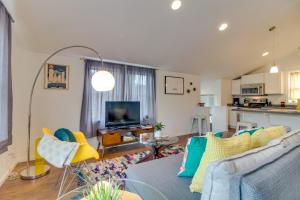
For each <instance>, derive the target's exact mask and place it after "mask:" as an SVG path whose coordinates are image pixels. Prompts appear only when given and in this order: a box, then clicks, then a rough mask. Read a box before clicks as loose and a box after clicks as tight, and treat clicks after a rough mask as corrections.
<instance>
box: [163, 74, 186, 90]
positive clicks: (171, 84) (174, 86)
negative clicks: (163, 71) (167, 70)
mask: <svg viewBox="0 0 300 200" xmlns="http://www.w3.org/2000/svg"><path fill="white" fill-rule="evenodd" d="M165 94H175V95H184V78H182V77H175V76H165Z"/></svg>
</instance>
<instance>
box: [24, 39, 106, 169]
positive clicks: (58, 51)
mask: <svg viewBox="0 0 300 200" xmlns="http://www.w3.org/2000/svg"><path fill="white" fill-rule="evenodd" d="M71 48H84V49H88V50H90V51H92V52H94V53H95V54H96V56H97V57H98V58H99V59H100V61H101V64H103V59H102V58H101V56H100V54H99V53H98V52H97V51H96V50H95V49H93V48H91V47H88V46H83V45H72V46H67V47H64V48H61V49H59V50H57V51H55V52H53V53H52V54H51V55H50V56H48V57H47V58H46V60H45V61H44V62H43V63H42V65H41V66H40V68H39V70H38V72H37V73H36V75H35V78H34V81H33V85H32V88H31V92H30V99H29V112H28V127H27V128H28V129H27V133H28V141H27V169H28V170H29V167H30V139H31V107H32V97H33V93H34V88H35V85H36V82H37V79H38V77H39V75H40V73H41V71H42V69H43V68H44V66H45V65H46V64H47V62H48V61H49V60H50V59H51V58H52V57H53V56H55V55H56V54H58V53H60V52H62V51H64V50H67V49H71Z"/></svg>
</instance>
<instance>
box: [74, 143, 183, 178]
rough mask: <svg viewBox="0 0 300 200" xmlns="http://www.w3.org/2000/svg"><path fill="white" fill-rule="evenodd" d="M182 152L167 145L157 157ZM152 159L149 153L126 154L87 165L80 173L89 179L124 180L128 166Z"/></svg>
mask: <svg viewBox="0 0 300 200" xmlns="http://www.w3.org/2000/svg"><path fill="white" fill-rule="evenodd" d="M183 151H184V147H182V146H181V145H179V144H174V145H169V146H166V147H163V148H161V149H160V150H159V153H158V155H159V156H158V157H159V158H163V157H167V156H170V155H174V154H178V153H181V152H183ZM150 157H152V153H151V151H143V152H140V153H135V154H128V155H125V156H121V157H117V158H113V159H107V160H101V161H99V162H95V163H89V164H88V165H87V166H86V167H84V168H82V169H81V170H80V171H81V173H82V174H83V175H84V176H85V177H88V178H89V179H90V178H92V179H95V181H97V182H98V181H100V180H109V179H110V180H112V179H125V178H127V175H126V173H125V170H126V169H127V168H128V166H129V165H132V164H137V163H141V162H143V161H145V160H148V158H150Z"/></svg>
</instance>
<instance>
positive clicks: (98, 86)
mask: <svg viewBox="0 0 300 200" xmlns="http://www.w3.org/2000/svg"><path fill="white" fill-rule="evenodd" d="M92 86H93V88H94V89H95V90H96V91H98V92H105V91H110V90H112V89H113V88H114V87H115V78H114V76H113V75H112V74H111V73H110V72H108V71H98V72H96V73H95V74H94V75H93V76H92Z"/></svg>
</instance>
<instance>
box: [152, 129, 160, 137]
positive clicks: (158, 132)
mask: <svg viewBox="0 0 300 200" xmlns="http://www.w3.org/2000/svg"><path fill="white" fill-rule="evenodd" d="M154 137H156V138H159V137H161V130H156V131H155V132H154Z"/></svg>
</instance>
